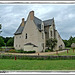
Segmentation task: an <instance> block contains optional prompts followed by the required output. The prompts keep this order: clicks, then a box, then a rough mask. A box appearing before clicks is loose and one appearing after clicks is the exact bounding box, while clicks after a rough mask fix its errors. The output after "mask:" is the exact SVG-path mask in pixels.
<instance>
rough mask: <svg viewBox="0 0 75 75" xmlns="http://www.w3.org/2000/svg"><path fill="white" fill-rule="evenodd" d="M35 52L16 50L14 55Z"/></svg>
mask: <svg viewBox="0 0 75 75" xmlns="http://www.w3.org/2000/svg"><path fill="white" fill-rule="evenodd" d="M35 52H36V51H24V50H22V49H21V50H16V53H35Z"/></svg>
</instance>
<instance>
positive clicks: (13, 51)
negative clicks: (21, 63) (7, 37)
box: [8, 49, 16, 53]
mask: <svg viewBox="0 0 75 75" xmlns="http://www.w3.org/2000/svg"><path fill="white" fill-rule="evenodd" d="M8 52H11V53H16V51H15V50H14V49H10V50H9V51H8Z"/></svg>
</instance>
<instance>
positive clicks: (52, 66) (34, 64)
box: [0, 59, 75, 70]
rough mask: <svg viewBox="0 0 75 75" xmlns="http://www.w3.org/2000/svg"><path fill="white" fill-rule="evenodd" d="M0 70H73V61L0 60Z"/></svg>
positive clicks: (74, 66) (74, 64) (74, 63)
mask: <svg viewBox="0 0 75 75" xmlns="http://www.w3.org/2000/svg"><path fill="white" fill-rule="evenodd" d="M0 70H75V60H13V59H0Z"/></svg>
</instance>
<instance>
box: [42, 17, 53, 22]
mask: <svg viewBox="0 0 75 75" xmlns="http://www.w3.org/2000/svg"><path fill="white" fill-rule="evenodd" d="M49 20H53V18H52V19H48V20H44V21H49ZM44 21H43V22H44Z"/></svg>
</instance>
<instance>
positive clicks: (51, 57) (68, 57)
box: [0, 55, 75, 60]
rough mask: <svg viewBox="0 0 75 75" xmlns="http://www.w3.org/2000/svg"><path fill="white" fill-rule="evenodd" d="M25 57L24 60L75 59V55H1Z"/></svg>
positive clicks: (8, 57)
mask: <svg viewBox="0 0 75 75" xmlns="http://www.w3.org/2000/svg"><path fill="white" fill-rule="evenodd" d="M15 56H16V59H24V60H75V56H40V55H39V56H38V55H37V56H35V55H33V56H31V55H29V56H27V55H0V59H15Z"/></svg>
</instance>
